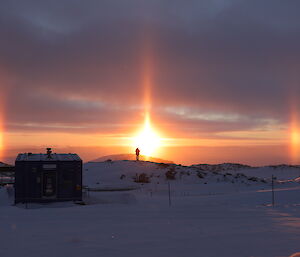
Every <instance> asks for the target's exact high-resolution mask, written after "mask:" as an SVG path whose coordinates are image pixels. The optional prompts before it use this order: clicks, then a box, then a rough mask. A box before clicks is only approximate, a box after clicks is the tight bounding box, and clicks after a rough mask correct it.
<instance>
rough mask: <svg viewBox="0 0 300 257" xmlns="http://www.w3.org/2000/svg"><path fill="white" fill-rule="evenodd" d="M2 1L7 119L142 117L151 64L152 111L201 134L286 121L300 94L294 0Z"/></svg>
mask: <svg viewBox="0 0 300 257" xmlns="http://www.w3.org/2000/svg"><path fill="white" fill-rule="evenodd" d="M0 4H1V8H0V17H1V18H0V33H1V38H0V45H1V48H0V56H1V60H0V74H1V81H0V83H1V89H2V90H1V91H2V94H3V95H4V96H3V97H4V98H5V99H6V100H4V102H5V119H6V123H7V124H6V125H7V128H8V129H12V130H26V129H37V130H38V129H40V130H47V129H49V130H51V129H57V130H66V131H70V130H72V129H75V128H77V129H79V130H82V131H84V132H89V133H90V132H92V131H107V130H109V129H111V130H112V131H115V129H116V127H118V128H120V127H121V128H120V130H122V129H124V128H128V126H129V127H130V125H128V124H134V125H136V124H137V123H138V121H139V120H140V122H142V119H143V103H144V84H145V76H146V75H147V74H148V76H150V83H151V85H152V86H151V99H152V108H153V115H154V116H155V117H154V119H156V120H157V121H159V122H161V123H162V124H165V125H162V126H171V125H172V126H173V127H174V125H175V124H180V125H179V126H177V127H178V130H180V129H182V131H187V130H193V131H195V134H197V133H200V132H201V131H202V132H203V133H204V132H205V133H208V132H209V131H214V132H218V131H219V132H221V131H236V130H241V129H244V130H247V129H256V128H261V129H263V128H265V127H266V126H269V123H270V120H272V121H274V122H275V123H276V124H282V126H283V127H284V126H285V125H286V124H287V122H288V120H289V116H290V111H291V102H293V104H294V105H296V107H297V106H298V104H297V100H295V99H297V98H298V96H299V95H300V87H299V82H300V78H299V72H298V71H299V66H300V63H299V60H300V58H299V57H300V56H299V55H300V54H299V53H300V51H299V46H300V36H299V33H298V30H299V27H300V18H299V16H298V13H297V10H298V9H299V7H300V3H298V2H296V1H288V2H287V1H286V2H284V3H283V2H282V1H279V0H275V1H274V0H272V1H271V0H267V1H264V2H263V3H262V2H261V1H256V0H254V1H242V0H232V1H220V0H219V1H217V0H215V1H188V2H186V1H184V2H183V1H172V3H170V2H169V1H158V0H157V1H156V0H155V1H133V0H132V1H130V0H126V1H101V2H100V1H92V0H91V1H85V2H83V1H79V0H75V1H67V0H61V1H43V3H41V2H40V1H33V0H32V1H26V2H24V1H4V0H2V1H0ZM146 73H147V74H146ZM170 106H172V107H174V108H175V109H176V108H177V109H180V108H183V109H184V110H185V112H184V115H180V114H178V113H176V112H170V111H169V110H168V108H169V107H170ZM22 124H23V125H22ZM26 124H27V125H26ZM28 124H29V125H28ZM30 124H31V125H30ZM39 124H41V125H40V126H39ZM45 124H46V125H45ZM104 124H105V125H104ZM120 124H121V125H122V124H123V125H122V126H123V127H122V126H118V125H120ZM168 124H169V125H168ZM170 124H171V125H170ZM117 130H119V129H117Z"/></svg>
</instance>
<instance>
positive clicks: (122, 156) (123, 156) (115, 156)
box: [90, 154, 173, 163]
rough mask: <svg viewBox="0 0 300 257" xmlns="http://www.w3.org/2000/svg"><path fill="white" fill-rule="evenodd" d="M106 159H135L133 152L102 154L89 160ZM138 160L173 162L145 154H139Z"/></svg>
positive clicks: (101, 160) (100, 160) (99, 160)
mask: <svg viewBox="0 0 300 257" xmlns="http://www.w3.org/2000/svg"><path fill="white" fill-rule="evenodd" d="M107 160H111V161H124V160H127V161H135V160H136V155H135V154H113V155H106V156H102V157H99V158H97V159H95V160H92V161H90V162H104V161H107ZM140 160H141V161H149V162H158V163H173V162H172V161H168V160H163V159H160V158H156V157H149V156H145V155H140Z"/></svg>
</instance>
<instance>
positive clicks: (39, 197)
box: [15, 148, 82, 203]
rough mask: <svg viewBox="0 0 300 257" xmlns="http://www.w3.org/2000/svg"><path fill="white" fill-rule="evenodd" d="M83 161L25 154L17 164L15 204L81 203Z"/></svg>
mask: <svg viewBox="0 0 300 257" xmlns="http://www.w3.org/2000/svg"><path fill="white" fill-rule="evenodd" d="M81 200H82V160H81V159H80V157H79V156H78V155H77V154H70V153H69V154H56V153H52V151H51V148H47V153H46V154H32V153H23V154H19V155H18V156H17V159H16V162H15V203H20V202H22V203H27V202H53V201H81Z"/></svg>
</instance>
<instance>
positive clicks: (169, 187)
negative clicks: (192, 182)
mask: <svg viewBox="0 0 300 257" xmlns="http://www.w3.org/2000/svg"><path fill="white" fill-rule="evenodd" d="M168 189H169V206H171V204H172V202H171V186H170V182H168Z"/></svg>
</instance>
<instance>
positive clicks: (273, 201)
mask: <svg viewBox="0 0 300 257" xmlns="http://www.w3.org/2000/svg"><path fill="white" fill-rule="evenodd" d="M274 205H275V197H274V176H273V175H272V206H273V207H274Z"/></svg>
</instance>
